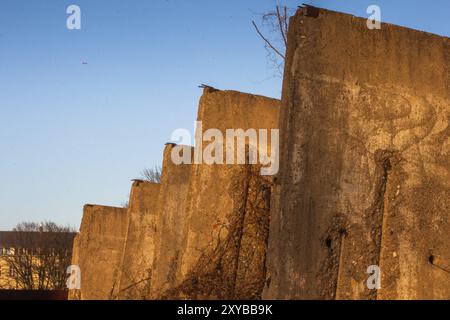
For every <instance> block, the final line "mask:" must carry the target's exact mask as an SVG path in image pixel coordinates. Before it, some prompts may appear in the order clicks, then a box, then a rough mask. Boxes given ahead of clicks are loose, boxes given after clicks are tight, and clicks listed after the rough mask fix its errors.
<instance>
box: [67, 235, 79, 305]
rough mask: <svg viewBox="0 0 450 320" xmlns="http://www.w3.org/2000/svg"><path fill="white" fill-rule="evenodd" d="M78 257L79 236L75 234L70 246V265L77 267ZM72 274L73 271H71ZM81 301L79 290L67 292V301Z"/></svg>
mask: <svg viewBox="0 0 450 320" xmlns="http://www.w3.org/2000/svg"><path fill="white" fill-rule="evenodd" d="M79 255H80V234H77V235H76V236H75V238H74V239H73V246H72V265H73V266H78V265H79V263H80V262H79ZM72 272H73V271H72ZM80 299H81V290H79V289H71V290H69V296H68V300H80Z"/></svg>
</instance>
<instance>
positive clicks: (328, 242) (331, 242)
mask: <svg viewBox="0 0 450 320" xmlns="http://www.w3.org/2000/svg"><path fill="white" fill-rule="evenodd" d="M332 244H333V241H332V240H331V238H327V239H326V240H325V245H326V246H327V248H331V245H332Z"/></svg>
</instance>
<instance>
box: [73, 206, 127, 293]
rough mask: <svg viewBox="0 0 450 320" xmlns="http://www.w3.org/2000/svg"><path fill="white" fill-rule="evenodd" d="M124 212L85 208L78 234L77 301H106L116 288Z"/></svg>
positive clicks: (125, 225) (123, 240)
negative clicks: (79, 285)
mask: <svg viewBox="0 0 450 320" xmlns="http://www.w3.org/2000/svg"><path fill="white" fill-rule="evenodd" d="M127 220H128V219H127V209H123V208H113V207H104V206H94V205H86V206H85V207H84V212H83V220H82V222H81V228H80V234H79V241H78V246H79V254H78V265H79V267H80V269H81V299H82V300H108V299H111V298H112V297H113V292H114V291H115V290H116V287H117V286H118V278H119V267H120V262H121V259H122V252H123V247H124V244H125V235H126V231H127Z"/></svg>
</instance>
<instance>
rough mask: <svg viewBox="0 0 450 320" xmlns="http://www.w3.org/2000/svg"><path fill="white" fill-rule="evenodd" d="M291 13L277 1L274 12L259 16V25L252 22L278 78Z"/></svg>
mask: <svg viewBox="0 0 450 320" xmlns="http://www.w3.org/2000/svg"><path fill="white" fill-rule="evenodd" d="M291 13H292V10H290V9H289V8H288V7H286V6H282V5H280V3H279V2H278V1H277V4H276V6H275V9H274V10H272V11H270V12H267V13H265V14H263V15H262V16H261V23H260V24H259V25H258V24H257V23H256V22H255V21H252V24H253V27H254V28H255V30H256V33H257V34H258V36H259V37H260V38H261V39H262V40H263V41H264V45H265V48H266V50H267V53H268V56H267V58H268V60H269V61H270V63H272V64H273V66H274V68H275V69H277V73H278V75H280V76H281V75H282V74H283V67H284V61H285V58H286V57H285V54H286V47H287V34H288V26H289V17H290V15H291Z"/></svg>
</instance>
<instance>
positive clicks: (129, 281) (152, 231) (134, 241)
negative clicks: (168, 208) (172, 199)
mask: <svg viewBox="0 0 450 320" xmlns="http://www.w3.org/2000/svg"><path fill="white" fill-rule="evenodd" d="M159 189H160V185H159V184H157V183H151V182H145V181H135V182H134V183H133V186H132V188H131V193H130V200H129V206H128V214H127V215H128V229H127V234H126V241H125V246H124V249H123V256H122V262H121V268H120V275H119V280H120V281H119V286H118V291H117V292H116V295H115V296H116V298H118V299H126V300H130V299H133V300H139V299H144V298H145V297H146V295H147V293H148V291H149V290H150V285H151V277H152V271H153V259H154V253H155V241H156V230H157V226H156V223H157V217H158V196H159Z"/></svg>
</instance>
